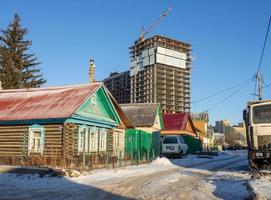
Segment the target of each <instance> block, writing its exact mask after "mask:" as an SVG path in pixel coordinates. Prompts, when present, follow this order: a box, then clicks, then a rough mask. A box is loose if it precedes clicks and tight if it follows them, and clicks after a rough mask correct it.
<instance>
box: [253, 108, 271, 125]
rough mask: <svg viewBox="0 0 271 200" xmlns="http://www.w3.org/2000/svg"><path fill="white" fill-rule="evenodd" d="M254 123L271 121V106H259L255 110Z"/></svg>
mask: <svg viewBox="0 0 271 200" xmlns="http://www.w3.org/2000/svg"><path fill="white" fill-rule="evenodd" d="M253 114H254V120H253V121H254V123H256V124H261V123H271V106H270V105H267V106H257V107H255V108H254V110H253Z"/></svg>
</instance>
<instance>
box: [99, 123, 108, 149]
mask: <svg viewBox="0 0 271 200" xmlns="http://www.w3.org/2000/svg"><path fill="white" fill-rule="evenodd" d="M99 134H100V137H99V139H100V141H99V150H100V151H106V145H107V144H106V140H107V130H106V129H104V128H102V129H100V133H99Z"/></svg>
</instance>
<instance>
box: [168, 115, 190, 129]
mask: <svg viewBox="0 0 271 200" xmlns="http://www.w3.org/2000/svg"><path fill="white" fill-rule="evenodd" d="M189 119H191V118H190V115H189V114H188V113H186V112H182V113H173V114H163V122H164V130H186V125H187V122H188V121H189Z"/></svg>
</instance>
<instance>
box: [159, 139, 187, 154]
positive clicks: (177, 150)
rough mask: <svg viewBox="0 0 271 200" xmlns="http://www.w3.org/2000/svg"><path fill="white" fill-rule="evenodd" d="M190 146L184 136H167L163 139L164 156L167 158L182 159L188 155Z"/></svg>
mask: <svg viewBox="0 0 271 200" xmlns="http://www.w3.org/2000/svg"><path fill="white" fill-rule="evenodd" d="M187 150H188V146H187V144H186V143H185V142H184V139H183V137H182V136H179V135H167V136H164V137H163V139H162V154H163V155H164V156H167V157H182V156H183V155H184V154H186V153H187Z"/></svg>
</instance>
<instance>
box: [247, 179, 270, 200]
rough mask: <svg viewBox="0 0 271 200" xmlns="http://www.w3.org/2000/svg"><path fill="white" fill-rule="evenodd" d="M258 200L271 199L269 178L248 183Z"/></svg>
mask: <svg viewBox="0 0 271 200" xmlns="http://www.w3.org/2000/svg"><path fill="white" fill-rule="evenodd" d="M249 185H250V187H251V188H252V190H253V192H254V193H255V194H256V196H257V198H258V199H271V177H261V178H259V179H253V180H251V181H250V182H249Z"/></svg>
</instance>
